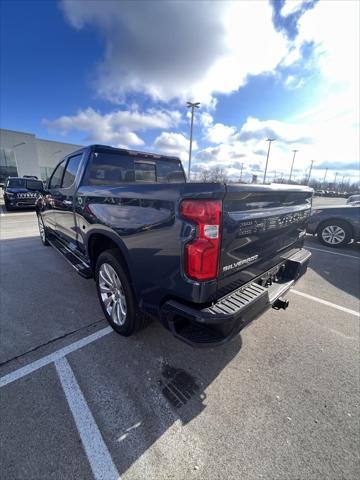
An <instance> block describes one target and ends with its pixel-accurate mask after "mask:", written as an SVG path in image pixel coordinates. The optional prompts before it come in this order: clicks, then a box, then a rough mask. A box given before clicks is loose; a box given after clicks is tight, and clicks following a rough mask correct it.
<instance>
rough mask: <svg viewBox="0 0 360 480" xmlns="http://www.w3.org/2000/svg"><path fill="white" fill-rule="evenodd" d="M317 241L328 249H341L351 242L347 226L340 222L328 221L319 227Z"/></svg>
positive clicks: (349, 230)
mask: <svg viewBox="0 0 360 480" xmlns="http://www.w3.org/2000/svg"><path fill="white" fill-rule="evenodd" d="M317 234H318V239H319V241H320V242H321V243H322V244H323V245H326V246H328V247H341V246H343V245H346V244H347V243H349V242H350V240H351V229H350V227H349V225H348V224H347V223H345V222H341V221H340V220H330V221H328V222H326V223H323V224H322V225H320V227H319V229H318V232H317Z"/></svg>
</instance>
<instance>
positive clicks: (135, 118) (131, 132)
mask: <svg viewBox="0 0 360 480" xmlns="http://www.w3.org/2000/svg"><path fill="white" fill-rule="evenodd" d="M180 120H181V114H180V112H178V111H169V110H156V109H148V110H146V111H145V112H139V111H138V109H137V107H136V105H135V106H134V108H133V110H115V111H113V112H110V113H106V114H101V113H100V112H98V111H96V110H94V109H92V108H87V109H85V110H79V111H78V112H77V114H76V115H72V116H67V115H64V116H62V117H59V118H57V119H55V120H44V121H43V123H44V124H45V126H47V127H48V128H50V129H54V130H59V131H60V132H61V133H62V134H67V133H68V132H69V131H72V130H77V131H80V132H84V133H85V140H87V141H89V142H101V143H107V144H111V145H114V146H122V147H126V146H129V145H135V146H136V145H144V141H143V140H142V139H141V138H140V137H139V136H138V135H137V134H136V133H135V132H136V131H145V130H148V129H157V128H161V129H166V128H172V127H176V126H177V125H178V124H179V122H180Z"/></svg>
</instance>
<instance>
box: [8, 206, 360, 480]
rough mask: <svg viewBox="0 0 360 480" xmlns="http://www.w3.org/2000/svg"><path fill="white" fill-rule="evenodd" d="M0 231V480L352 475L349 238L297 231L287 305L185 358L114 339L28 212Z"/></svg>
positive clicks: (353, 342) (355, 330)
mask: <svg viewBox="0 0 360 480" xmlns="http://www.w3.org/2000/svg"><path fill="white" fill-rule="evenodd" d="M325 200H327V199H316V200H315V204H316V205H319V204H322V203H323V202H324V201H325ZM329 200H332V201H334V203H338V202H339V201H341V202H344V200H343V199H329ZM335 200H336V202H335ZM331 203H333V202H331ZM0 222H1V226H0V233H1V250H0V256H1V266H0V268H1V270H0V275H1V277H0V281H1V292H0V294H1V298H0V301H1V312H0V313H1V323H0V329H1V330H0V333H1V358H0V362H1V367H0V397H1V447H0V455H1V470H0V475H1V478H2V479H6V480H20V479H21V480H22V479H24V480H25V479H26V480H32V479H33V480H40V479H46V480H50V479H71V480H73V479H94V478H95V479H96V480H98V479H104V480H113V479H118V478H122V479H124V480H138V479H143V478H146V479H148V480H150V479H151V480H152V479H154V480H155V479H176V480H178V479H179V480H180V479H191V478H194V479H221V480H222V479H226V480H228V479H234V480H235V479H236V480H237V479H245V480H258V479H284V480H285V479H286V480H288V479H291V480H293V479H294V480H295V479H301V480H302V479H304V480H312V479H314V480H315V479H316V480H318V479H319V480H320V479H358V478H359V476H360V465H359V444H360V433H359V432H360V424H359V410H360V409H359V390H360V385H359V374H360V369H359V350H360V348H359V291H360V288H359V287H360V285H359V281H360V280H359V273H360V252H359V245H356V244H355V245H354V244H350V245H348V246H347V247H346V248H342V249H338V250H334V249H329V248H326V247H324V246H322V245H320V244H319V243H318V242H317V240H316V239H315V238H312V237H308V238H307V240H306V244H307V246H308V247H309V248H310V249H311V252H312V254H313V257H312V261H311V266H310V269H309V270H308V273H307V275H306V276H305V277H303V278H302V279H301V280H300V281H299V283H298V284H297V285H296V288H295V290H294V291H293V292H292V293H290V294H289V299H290V307H289V308H288V309H287V310H286V311H275V310H271V311H269V312H268V313H266V314H265V315H263V316H262V317H261V318H259V319H258V320H256V321H255V322H253V323H252V324H251V325H249V326H248V327H247V328H246V329H245V330H243V332H242V333H241V336H239V337H238V338H237V339H236V340H235V341H233V342H232V343H229V344H227V345H225V346H222V347H218V348H216V349H193V348H191V347H189V346H187V345H185V344H183V343H180V342H179V341H177V340H175V339H174V338H173V337H172V336H171V335H170V333H168V332H167V331H165V330H164V329H163V328H162V327H161V326H160V325H159V324H157V323H152V324H151V325H150V326H149V327H148V328H147V329H146V330H144V331H142V332H141V333H139V334H137V335H136V336H135V337H131V338H129V339H126V338H122V337H120V336H118V335H116V334H115V333H113V332H112V331H111V330H110V329H109V328H108V327H107V323H106V321H105V320H104V319H103V315H102V312H101V309H100V306H99V305H98V300H97V298H96V292H95V285H94V283H93V281H92V280H85V279H83V278H81V277H79V276H78V275H77V273H76V272H75V271H74V270H73V269H72V267H71V266H70V265H68V264H67V263H66V262H65V260H64V259H63V258H61V256H60V255H59V254H58V253H57V252H56V251H54V250H53V249H52V248H51V247H44V246H43V245H42V244H41V242H40V239H39V236H38V230H37V224H36V218H35V214H34V213H33V212H12V213H5V212H3V211H2V212H0ZM169 389H171V391H172V392H175V393H176V397H177V403H174V402H173V401H171V398H170V397H169V395H167V392H168V391H169Z"/></svg>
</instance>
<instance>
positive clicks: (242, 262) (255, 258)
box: [223, 255, 259, 272]
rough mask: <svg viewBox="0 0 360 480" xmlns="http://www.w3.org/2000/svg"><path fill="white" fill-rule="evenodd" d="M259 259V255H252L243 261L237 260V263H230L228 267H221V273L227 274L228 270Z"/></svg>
mask: <svg viewBox="0 0 360 480" xmlns="http://www.w3.org/2000/svg"><path fill="white" fill-rule="evenodd" d="M258 258H259V255H253V256H252V257H248V258H244V260H239V261H238V262H234V263H230V265H226V266H225V267H223V272H227V271H228V270H232V269H233V268H237V267H241V266H242V265H247V264H248V263H252V262H255V260H257V259H258Z"/></svg>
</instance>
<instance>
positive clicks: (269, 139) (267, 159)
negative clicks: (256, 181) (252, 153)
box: [263, 138, 275, 183]
mask: <svg viewBox="0 0 360 480" xmlns="http://www.w3.org/2000/svg"><path fill="white" fill-rule="evenodd" d="M274 140H275V138H268V139H267V140H266V141H267V142H269V147H268V152H267V157H266V164H265V172H264V180H263V183H265V180H266V173H267V168H268V163H269V155H270V147H271V142H273V141H274Z"/></svg>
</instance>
